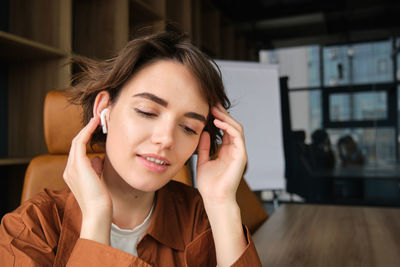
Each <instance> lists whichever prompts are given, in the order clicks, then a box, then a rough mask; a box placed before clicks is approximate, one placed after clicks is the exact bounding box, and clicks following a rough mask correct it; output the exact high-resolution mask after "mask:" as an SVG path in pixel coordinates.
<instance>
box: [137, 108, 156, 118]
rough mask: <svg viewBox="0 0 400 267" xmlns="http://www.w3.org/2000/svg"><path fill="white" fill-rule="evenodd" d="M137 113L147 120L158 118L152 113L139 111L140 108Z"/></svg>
mask: <svg viewBox="0 0 400 267" xmlns="http://www.w3.org/2000/svg"><path fill="white" fill-rule="evenodd" d="M135 111H136V112H137V113H139V114H140V115H142V116H143V117H146V118H153V117H156V116H157V114H154V113H150V112H145V111H143V110H140V109H138V108H135Z"/></svg>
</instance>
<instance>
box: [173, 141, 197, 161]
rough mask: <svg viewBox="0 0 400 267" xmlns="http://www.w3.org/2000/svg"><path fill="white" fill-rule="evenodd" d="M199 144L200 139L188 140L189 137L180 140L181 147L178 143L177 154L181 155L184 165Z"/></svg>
mask: <svg viewBox="0 0 400 267" xmlns="http://www.w3.org/2000/svg"><path fill="white" fill-rule="evenodd" d="M198 144H199V138H198V137H189V138H188V137H187V136H186V137H184V138H181V139H180V141H179V145H178V143H177V145H176V149H177V153H179V155H180V158H181V159H182V161H183V162H184V163H185V162H186V161H187V160H188V159H189V158H190V156H191V155H192V154H193V153H194V152H195V150H196V148H197V146H198Z"/></svg>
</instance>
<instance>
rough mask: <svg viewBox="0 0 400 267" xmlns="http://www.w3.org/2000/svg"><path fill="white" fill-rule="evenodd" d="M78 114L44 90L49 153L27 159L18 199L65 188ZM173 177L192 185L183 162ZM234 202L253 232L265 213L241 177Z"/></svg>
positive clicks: (95, 152)
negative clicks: (63, 176) (43, 191)
mask: <svg viewBox="0 0 400 267" xmlns="http://www.w3.org/2000/svg"><path fill="white" fill-rule="evenodd" d="M81 117H82V109H81V107H79V106H75V105H71V104H70V103H69V102H68V101H67V98H66V97H65V95H64V94H63V92H62V91H57V90H54V91H50V92H49V93H47V95H46V99H45V102H44V134H45V140H46V145H47V150H48V152H49V154H47V155H41V156H38V157H35V158H34V159H33V160H32V161H31V162H30V164H29V166H28V169H27V171H26V174H25V180H24V186H23V190H22V196H21V202H24V201H25V200H28V199H29V198H31V197H32V196H34V195H35V194H37V193H39V192H40V191H41V190H43V189H44V188H48V189H54V190H58V189H63V188H65V187H66V184H65V183H64V180H63V178H62V174H63V172H64V169H65V166H66V163H67V159H68V153H69V149H70V145H71V142H72V139H73V138H74V136H76V135H77V134H78V132H79V131H80V129H82V127H83V125H82V123H81ZM87 151H88V156H89V157H93V156H96V155H99V154H102V153H104V151H103V150H102V149H101V148H100V147H97V146H94V148H93V149H92V148H91V147H90V146H89V145H88V146H87ZM174 180H176V181H180V182H182V183H185V184H188V185H191V186H192V185H193V180H192V175H191V171H190V167H189V166H186V165H185V166H184V167H183V168H182V169H181V170H180V171H179V173H178V174H177V175H176V176H175V177H174ZM237 201H238V204H239V206H240V209H241V215H242V221H243V223H244V224H246V225H247V226H248V227H249V230H250V232H251V233H253V232H254V231H255V230H256V229H257V228H258V227H259V226H260V225H261V224H262V223H263V222H264V221H265V220H266V219H267V218H268V215H267V213H266V212H265V210H264V209H263V207H262V205H261V203H260V202H259V201H258V199H257V197H256V195H255V194H254V192H253V191H251V190H250V188H249V187H248V185H247V183H246V181H245V180H244V179H242V181H241V182H240V185H239V188H238V192H237Z"/></svg>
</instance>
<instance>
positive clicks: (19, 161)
mask: <svg viewBox="0 0 400 267" xmlns="http://www.w3.org/2000/svg"><path fill="white" fill-rule="evenodd" d="M31 160H32V158H0V166H8V165H25V164H29V162H31Z"/></svg>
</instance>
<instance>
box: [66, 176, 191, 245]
mask: <svg viewBox="0 0 400 267" xmlns="http://www.w3.org/2000/svg"><path fill="white" fill-rule="evenodd" d="M171 183H177V182H175V181H170V182H169V183H168V184H166V185H165V186H163V187H162V188H160V189H159V190H158V191H157V192H156V203H155V207H154V214H153V218H152V220H151V224H150V227H149V229H148V230H147V234H148V235H150V236H152V237H153V238H154V239H156V240H157V241H158V242H160V243H162V244H164V245H165V246H168V247H170V248H173V249H176V250H181V251H183V250H184V249H185V242H184V240H183V234H182V227H183V226H182V225H181V223H180V221H179V218H178V216H177V215H179V214H180V213H181V212H180V209H179V207H180V206H182V204H180V205H179V202H180V201H182V200H180V199H179V198H178V197H177V195H179V194H174V190H170V189H171V188H172V187H171V186H170V184H171ZM170 187H171V188H170ZM68 191H69V190H68ZM81 222H82V214H81V210H80V208H79V204H78V202H77V201H76V199H75V197H74V195H73V194H72V193H71V192H69V196H68V198H67V201H66V205H65V213H64V219H63V225H64V226H67V227H65V230H64V231H62V232H61V235H62V239H69V241H75V242H76V240H77V239H78V238H79V233H80V229H81ZM63 228H64V227H63ZM75 242H72V243H73V244H74V243H75Z"/></svg>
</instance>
